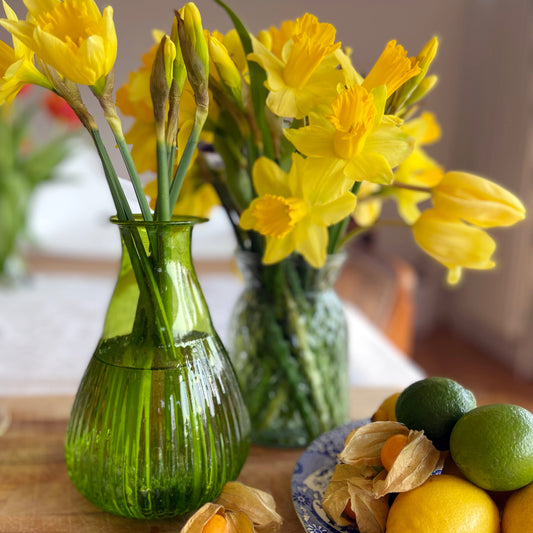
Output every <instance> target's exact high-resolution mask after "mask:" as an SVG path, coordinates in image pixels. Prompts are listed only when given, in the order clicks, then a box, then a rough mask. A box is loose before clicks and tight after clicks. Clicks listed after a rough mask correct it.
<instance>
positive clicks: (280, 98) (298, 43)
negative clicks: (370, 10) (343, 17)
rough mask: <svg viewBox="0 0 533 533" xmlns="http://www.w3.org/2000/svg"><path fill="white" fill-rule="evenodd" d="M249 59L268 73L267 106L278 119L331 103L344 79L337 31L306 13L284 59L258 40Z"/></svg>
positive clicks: (295, 26) (284, 52)
mask: <svg viewBox="0 0 533 533" xmlns="http://www.w3.org/2000/svg"><path fill="white" fill-rule="evenodd" d="M253 43H254V53H253V54H250V55H249V59H251V60H253V61H257V62H258V63H259V64H260V65H261V66H262V67H263V68H264V69H265V71H266V73H267V82H266V85H267V87H268V89H269V94H268V97H267V105H268V107H269V109H270V110H271V111H272V112H273V113H275V114H276V115H278V116H281V117H290V118H298V119H300V118H303V117H305V116H307V115H308V114H309V112H310V111H311V109H312V108H313V107H314V106H316V105H318V104H319V103H321V102H324V101H326V102H330V101H331V100H333V98H334V97H335V96H336V94H337V85H338V83H340V82H341V81H342V80H343V79H344V74H343V72H342V70H341V69H338V68H337V66H338V64H339V60H338V58H337V57H336V54H335V53H334V52H335V51H336V50H338V49H339V47H340V43H335V28H334V27H333V26H332V25H331V24H327V23H320V22H318V20H317V18H316V17H315V16H313V15H310V14H308V13H307V14H305V15H304V16H303V17H301V18H299V19H297V21H296V23H295V25H294V28H293V34H292V37H291V39H290V40H289V41H287V42H286V43H285V45H284V46H283V50H282V52H281V58H279V57H277V56H276V55H275V54H274V53H272V52H270V51H269V50H268V49H267V48H265V46H263V45H262V44H261V43H260V42H259V41H258V40H257V39H256V40H254V41H253Z"/></svg>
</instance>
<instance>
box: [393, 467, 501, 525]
mask: <svg viewBox="0 0 533 533" xmlns="http://www.w3.org/2000/svg"><path fill="white" fill-rule="evenodd" d="M386 531H387V533H451V532H453V533H499V532H500V514H499V511H498V507H497V506H496V504H495V503H494V502H493V501H492V499H491V497H490V496H489V495H488V494H487V493H486V492H485V491H484V490H482V489H480V488H479V487H476V486H475V485H473V484H472V483H470V482H469V481H466V480H465V479H461V478H457V477H455V476H448V475H446V474H442V475H440V476H432V477H430V478H429V479H428V480H427V481H426V482H425V483H423V484H422V485H420V486H419V487H417V488H416V489H413V490H410V491H408V492H402V493H400V494H398V496H397V497H396V499H395V500H394V503H393V504H392V506H391V508H390V511H389V516H388V518H387V527H386Z"/></svg>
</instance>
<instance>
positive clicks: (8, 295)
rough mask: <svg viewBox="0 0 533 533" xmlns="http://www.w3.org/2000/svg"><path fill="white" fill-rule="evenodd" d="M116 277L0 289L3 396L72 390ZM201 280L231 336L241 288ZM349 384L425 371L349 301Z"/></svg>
mask: <svg viewBox="0 0 533 533" xmlns="http://www.w3.org/2000/svg"><path fill="white" fill-rule="evenodd" d="M114 281H115V280H114V279H113V278H112V277H107V276H96V275H95V276H88V275H81V274H78V275H76V274H64V273H61V274H59V273H58V274H50V273H40V274H36V275H34V276H32V277H31V278H29V279H28V280H26V281H25V282H24V283H22V284H19V285H17V286H15V287H0V396H6V395H38V394H45V395H47V394H56V395H59V394H74V393H75V392H76V389H77V386H78V384H79V381H80V379H81V376H82V374H83V371H84V370H85V367H86V365H87V363H88V361H89V358H90V356H91V354H92V352H93V350H94V348H95V346H96V343H97V341H98V339H99V337H100V334H101V330H102V325H103V320H104V316H105V311H106V309H107V304H108V302H109V298H110V296H111V292H112V290H113V285H114ZM200 282H201V285H202V288H203V291H204V294H205V297H206V300H207V302H208V305H209V308H210V310H211V315H212V319H213V323H214V326H215V328H216V330H217V331H218V333H219V335H220V337H221V339H222V341H224V340H225V339H226V336H227V328H228V322H229V315H230V311H231V309H232V306H233V304H234V302H235V301H236V299H237V297H238V294H239V292H240V289H241V282H240V280H239V279H237V278H236V277H234V276H232V275H231V274H229V273H228V274H204V275H202V276H200ZM346 313H347V318H348V324H349V334H350V369H349V371H350V380H351V383H352V385H369V386H370V385H378V386H395V387H398V389H401V388H403V387H405V386H406V385H408V384H409V383H412V382H413V381H416V380H418V379H420V378H422V377H423V372H422V371H421V370H420V368H418V367H417V366H416V365H415V364H414V363H413V362H411V361H409V360H408V359H407V358H405V357H404V356H403V355H402V354H401V353H400V352H399V351H398V350H397V349H396V348H395V347H394V346H393V345H392V344H391V343H390V342H389V341H388V340H387V339H386V338H385V337H384V336H383V334H382V333H381V332H380V331H378V330H377V329H376V328H375V327H374V326H373V325H372V324H371V323H370V322H369V321H368V320H367V319H366V318H365V317H364V315H362V313H361V312H359V311H358V310H357V309H355V308H354V307H353V306H351V305H346Z"/></svg>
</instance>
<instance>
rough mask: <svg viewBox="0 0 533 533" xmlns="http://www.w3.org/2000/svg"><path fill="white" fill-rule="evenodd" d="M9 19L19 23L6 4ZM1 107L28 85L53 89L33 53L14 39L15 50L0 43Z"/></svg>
mask: <svg viewBox="0 0 533 533" xmlns="http://www.w3.org/2000/svg"><path fill="white" fill-rule="evenodd" d="M4 10H5V13H6V16H7V19H8V20H9V21H12V22H18V18H17V15H16V14H15V12H14V11H13V10H12V9H11V8H10V7H9V6H8V5H7V4H6V3H5V2H4ZM0 78H1V79H0V105H2V104H4V103H6V102H7V103H9V102H11V101H12V100H13V99H14V98H15V96H16V95H17V94H18V93H19V91H20V90H21V89H22V87H24V85H26V84H32V85H40V86H41V87H45V88H46V89H52V84H51V82H50V80H49V79H48V78H47V77H46V76H44V75H43V74H42V73H41V72H39V71H38V70H37V68H36V67H35V65H34V64H33V52H32V51H31V50H30V49H29V48H28V47H27V46H25V45H24V43H22V42H21V41H19V40H18V39H17V38H16V37H13V48H11V47H10V46H8V45H7V44H6V43H4V42H2V41H0Z"/></svg>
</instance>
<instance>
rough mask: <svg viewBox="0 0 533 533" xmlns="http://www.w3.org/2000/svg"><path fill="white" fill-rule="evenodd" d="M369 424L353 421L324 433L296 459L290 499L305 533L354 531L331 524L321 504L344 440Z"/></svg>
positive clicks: (366, 421) (362, 421) (365, 421)
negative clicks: (351, 433)
mask: <svg viewBox="0 0 533 533" xmlns="http://www.w3.org/2000/svg"><path fill="white" fill-rule="evenodd" d="M369 422H370V420H368V419H366V420H355V421H353V422H349V423H348V424H346V425H344V426H340V427H338V428H335V429H332V430H331V431H328V432H327V433H323V434H322V435H320V436H319V437H317V438H316V439H315V440H314V441H313V442H312V443H311V444H310V445H309V446H308V447H307V448H306V450H305V451H304V452H303V454H302V455H301V456H300V458H299V459H298V462H297V463H296V467H295V468H294V472H293V475H292V500H293V503H294V508H295V510H296V514H297V515H298V518H299V519H300V521H301V522H302V525H303V526H304V529H305V530H306V531H307V532H308V533H331V532H335V531H340V532H347V533H348V532H349V533H355V531H357V530H356V529H354V527H353V526H349V527H341V526H338V525H336V524H334V523H333V522H332V521H331V520H330V519H329V517H328V516H327V515H326V513H325V511H324V510H323V509H322V505H321V501H322V496H323V495H324V492H325V491H326V488H327V486H328V484H329V480H330V479H331V476H332V474H333V470H334V468H335V465H336V464H337V455H338V454H339V453H340V452H341V451H342V449H343V447H344V441H345V440H346V437H347V436H348V434H349V433H350V431H352V430H353V429H355V428H356V427H359V426H363V425H365V424H368V423H369Z"/></svg>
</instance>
